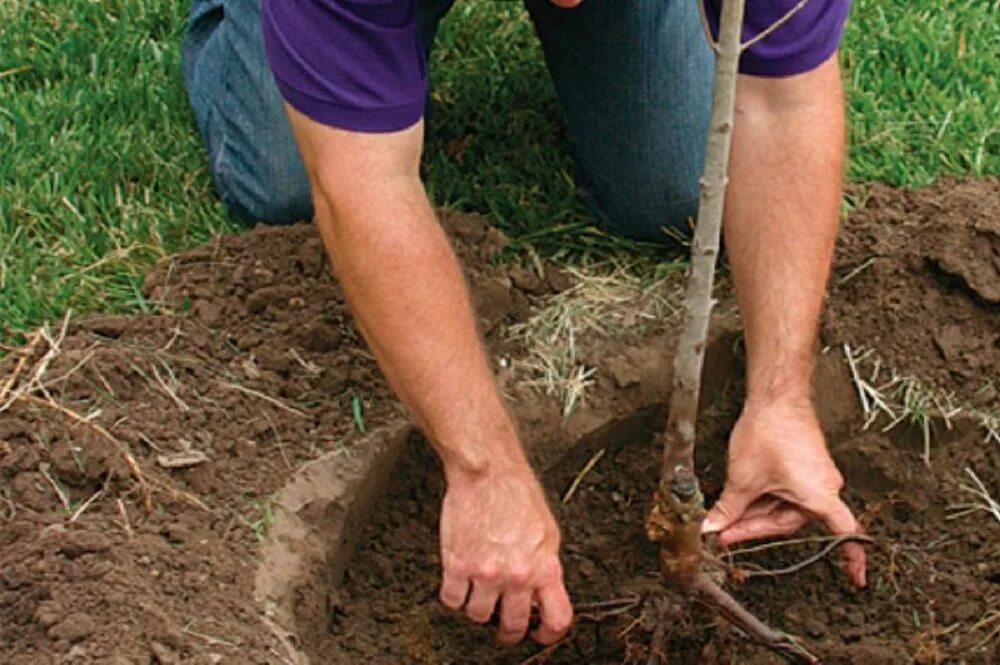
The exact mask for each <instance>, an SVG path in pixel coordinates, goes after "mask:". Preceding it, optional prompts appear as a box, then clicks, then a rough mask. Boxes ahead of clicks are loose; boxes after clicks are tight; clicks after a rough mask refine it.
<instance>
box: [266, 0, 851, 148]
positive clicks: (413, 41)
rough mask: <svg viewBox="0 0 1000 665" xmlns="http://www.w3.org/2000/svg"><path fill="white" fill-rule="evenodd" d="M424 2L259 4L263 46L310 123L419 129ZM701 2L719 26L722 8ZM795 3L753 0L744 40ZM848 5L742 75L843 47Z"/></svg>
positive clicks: (800, 20) (817, 59) (833, 9)
mask: <svg viewBox="0 0 1000 665" xmlns="http://www.w3.org/2000/svg"><path fill="white" fill-rule="evenodd" d="M418 1H419V0H262V9H263V22H264V44H265V47H266V49H267V56H268V60H269V61H270V63H271V69H272V70H273V71H274V76H275V80H276V81H277V84H278V89H279V90H280V91H281V94H282V96H283V97H284V98H285V100H286V101H287V102H288V103H289V104H291V105H292V106H293V107H294V108H295V109H297V110H298V111H300V112H301V113H304V114H305V115H307V116H309V117H310V118H312V119H313V120H316V121H317V122H320V123H323V124H326V125H332V126H335V127H341V128H344V129H350V130H354V131H362V132H390V131H396V130H400V129H404V128H406V127H409V126H411V125H413V124H414V123H415V122H417V121H418V120H419V119H420V118H421V116H422V115H423V110H424V100H425V98H426V94H427V63H426V62H425V61H424V49H423V46H422V45H421V43H420V37H419V35H418V33H417V3H418ZM584 1H586V0H584ZM620 1H622V2H626V1H628V0H620ZM677 1H681V2H685V1H692V0H677ZM704 1H705V5H706V10H707V14H708V18H709V23H711V24H712V27H713V29H715V28H716V25H717V22H718V14H719V6H720V2H719V0H704ZM796 4H798V0H747V9H746V19H745V21H744V28H743V35H744V39H749V38H751V37H753V36H754V35H756V34H757V33H759V32H760V31H761V30H763V29H765V28H766V27H768V26H770V25H771V24H772V23H774V22H775V21H777V20H778V19H779V18H781V17H782V16H784V15H785V13H786V12H787V11H788V10H789V9H791V8H792V7H794V6H795V5H796ZM849 6H850V0H810V1H809V2H807V3H806V4H805V6H804V7H803V8H802V9H801V10H800V11H799V12H798V13H797V14H795V16H794V17H792V19H791V20H789V21H788V22H787V23H785V24H784V25H782V26H781V27H779V28H778V29H777V30H775V31H774V32H773V33H772V34H770V35H768V36H767V37H766V38H765V39H763V40H761V41H760V42H758V43H757V44H756V45H754V46H753V47H752V48H751V49H750V50H749V51H747V52H746V53H744V54H743V56H742V58H741V60H740V70H741V71H742V72H744V73H747V74H754V75H757V76H791V75H794V74H800V73H802V72H807V71H809V70H811V69H814V68H815V67H817V66H818V65H820V64H821V63H823V62H824V61H825V60H826V59H827V58H829V57H830V55H832V54H833V52H834V51H835V50H836V49H837V45H838V43H839V42H840V35H841V32H842V31H843V26H844V21H845V19H846V17H847V11H848V8H849ZM567 11H573V10H567Z"/></svg>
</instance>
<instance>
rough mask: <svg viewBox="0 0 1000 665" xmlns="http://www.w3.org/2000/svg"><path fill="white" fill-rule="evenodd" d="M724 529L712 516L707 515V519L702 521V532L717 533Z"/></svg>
mask: <svg viewBox="0 0 1000 665" xmlns="http://www.w3.org/2000/svg"><path fill="white" fill-rule="evenodd" d="M721 529H722V525H721V524H717V523H716V522H715V521H714V520H713V519H712V518H711V517H706V518H705V521H704V522H702V523H701V532H702V534H706V533H715V532H717V531H720V530H721Z"/></svg>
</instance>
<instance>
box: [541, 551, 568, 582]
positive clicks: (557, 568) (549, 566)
mask: <svg viewBox="0 0 1000 665" xmlns="http://www.w3.org/2000/svg"><path fill="white" fill-rule="evenodd" d="M538 574H539V576H540V577H541V578H542V580H543V581H544V582H546V583H552V582H556V581H558V580H561V579H562V575H563V569H562V564H561V563H560V562H559V557H557V556H550V557H546V558H545V559H544V560H543V561H542V563H541V565H540V566H539V567H538Z"/></svg>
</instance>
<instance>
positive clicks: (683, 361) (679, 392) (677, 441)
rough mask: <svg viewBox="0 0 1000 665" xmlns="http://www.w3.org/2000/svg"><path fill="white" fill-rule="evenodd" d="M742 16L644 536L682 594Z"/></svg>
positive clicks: (721, 84)
mask: <svg viewBox="0 0 1000 665" xmlns="http://www.w3.org/2000/svg"><path fill="white" fill-rule="evenodd" d="M697 1H698V2H701V1H702V0H697ZM743 11H744V0H726V1H725V2H724V3H723V6H722V19H721V23H720V28H719V40H718V46H717V48H716V53H717V57H716V60H715V88H714V91H713V94H712V112H711V116H710V119H709V129H708V139H707V140H708V143H707V148H706V151H705V170H704V172H703V175H702V178H701V193H700V199H699V203H698V222H697V226H696V227H695V233H694V238H693V240H692V243H691V273H690V277H689V278H688V287H687V294H686V297H685V302H684V309H685V319H684V329H683V331H682V333H681V337H680V340H679V342H678V346H677V352H676V355H675V356H674V379H673V390H672V392H671V395H670V408H669V416H668V418H667V429H666V432H665V433H664V445H663V467H662V469H661V472H660V484H659V487H658V488H657V491H656V496H655V499H654V502H653V510H652V511H651V513H650V517H649V519H648V520H647V527H648V529H649V531H650V537H651V538H653V540H658V541H659V542H660V543H661V557H660V558H661V563H662V564H663V570H664V574H665V575H666V577H667V578H668V579H669V580H671V581H673V582H675V583H677V584H678V585H680V586H681V587H686V586H688V585H689V584H690V583H691V582H692V581H693V579H694V576H695V575H696V574H697V573H698V571H699V569H700V567H701V521H702V518H703V517H704V513H705V508H704V501H703V499H702V496H701V492H700V491H699V489H698V479H697V477H696V476H695V473H694V446H695V434H696V424H697V420H698V398H699V395H700V393H701V373H702V367H703V365H704V362H705V341H706V339H707V337H708V324H709V320H710V319H711V316H712V306H713V304H714V302H713V299H712V290H713V286H714V284H715V265H716V260H717V258H718V255H719V236H720V235H721V231H722V213H723V208H724V206H725V193H726V180H727V173H728V170H729V148H730V144H731V143H732V136H733V109H734V103H735V99H736V71H737V64H738V62H739V57H740V28H741V26H742V25H743Z"/></svg>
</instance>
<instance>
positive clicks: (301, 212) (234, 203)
mask: <svg viewBox="0 0 1000 665" xmlns="http://www.w3.org/2000/svg"><path fill="white" fill-rule="evenodd" d="M222 200H223V201H224V202H225V204H226V207H227V208H228V209H229V212H230V213H232V214H233V215H235V216H236V217H238V218H239V219H241V220H243V221H244V222H247V223H250V224H256V223H263V224H276V225H280V224H294V223H296V222H303V221H308V220H310V219H312V216H313V206H312V199H311V197H310V194H309V189H308V187H307V188H306V189H305V191H287V190H285V191H267V192H252V193H250V192H248V193H247V195H245V196H233V195H232V194H229V195H226V194H224V195H223V196H222Z"/></svg>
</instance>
